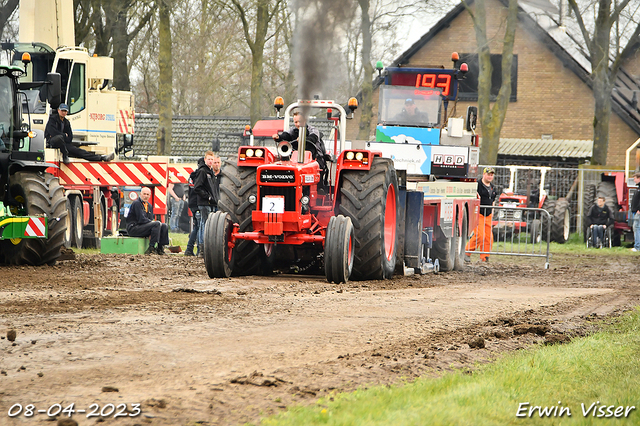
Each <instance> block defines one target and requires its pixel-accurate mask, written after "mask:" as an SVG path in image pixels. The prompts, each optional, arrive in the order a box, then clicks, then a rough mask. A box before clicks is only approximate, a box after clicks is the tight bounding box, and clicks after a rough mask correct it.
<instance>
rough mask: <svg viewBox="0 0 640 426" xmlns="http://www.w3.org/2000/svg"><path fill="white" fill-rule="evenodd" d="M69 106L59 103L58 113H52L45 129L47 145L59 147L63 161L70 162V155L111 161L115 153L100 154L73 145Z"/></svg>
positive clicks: (91, 159) (90, 159) (92, 159)
mask: <svg viewBox="0 0 640 426" xmlns="http://www.w3.org/2000/svg"><path fill="white" fill-rule="evenodd" d="M68 112H69V107H68V106H67V104H60V105H58V113H57V114H56V113H52V114H51V115H50V116H49V121H47V127H45V129H44V138H45V139H46V140H47V147H50V148H57V149H59V150H60V152H61V153H62V162H63V163H64V164H69V163H70V162H71V161H70V160H69V156H71V157H77V158H83V159H85V160H87V161H111V160H113V158H114V157H115V154H114V153H111V154H109V155H100V154H96V153H94V152H89V151H85V150H84V149H82V148H78V147H77V146H75V145H73V144H72V143H71V142H72V141H73V132H72V131H71V123H69V120H67V113H68Z"/></svg>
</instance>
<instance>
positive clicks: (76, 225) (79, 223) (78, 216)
mask: <svg viewBox="0 0 640 426" xmlns="http://www.w3.org/2000/svg"><path fill="white" fill-rule="evenodd" d="M83 231H84V209H83V207H82V197H74V198H73V246H74V247H76V248H82V237H83Z"/></svg>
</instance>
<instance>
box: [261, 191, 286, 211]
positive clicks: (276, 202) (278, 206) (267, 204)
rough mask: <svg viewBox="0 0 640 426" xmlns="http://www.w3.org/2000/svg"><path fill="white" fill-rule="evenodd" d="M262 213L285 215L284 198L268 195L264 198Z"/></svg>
mask: <svg viewBox="0 0 640 426" xmlns="http://www.w3.org/2000/svg"><path fill="white" fill-rule="evenodd" d="M262 213H284V196H283V195H267V196H265V197H262Z"/></svg>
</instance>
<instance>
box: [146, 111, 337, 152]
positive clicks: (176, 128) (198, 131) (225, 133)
mask: <svg viewBox="0 0 640 426" xmlns="http://www.w3.org/2000/svg"><path fill="white" fill-rule="evenodd" d="M250 123H251V121H250V119H249V117H202V116H200V117H192V116H174V117H173V122H172V131H171V133H172V138H171V157H179V158H180V159H181V160H182V161H183V162H189V163H190V162H196V161H197V160H198V158H200V157H202V156H203V155H204V153H205V152H206V151H208V150H211V149H212V147H215V145H218V146H219V149H214V150H213V151H214V152H216V153H217V154H218V155H220V156H221V157H222V158H228V157H232V156H234V155H236V154H237V152H238V147H239V146H240V145H244V144H248V143H249V142H248V140H247V141H246V142H245V141H244V139H243V137H242V133H243V131H244V128H245V126H246V125H247V124H250ZM309 123H310V124H311V125H313V126H315V127H317V128H318V129H319V130H320V131H321V132H322V133H323V135H324V141H325V145H327V148H329V146H328V145H329V143H328V142H327V140H328V139H329V133H330V131H331V129H330V125H331V122H330V121H329V120H326V119H319V120H316V119H314V118H313V117H312V118H311V119H310V120H309ZM135 126H136V127H135V136H134V153H135V157H134V158H137V159H140V158H146V157H147V156H149V155H156V154H157V139H156V133H157V130H158V115H157V114H136V121H135ZM218 142H219V143H218ZM272 143H273V141H272V140H269V141H267V144H272ZM262 144H263V142H261V141H256V145H262ZM267 146H270V145H267Z"/></svg>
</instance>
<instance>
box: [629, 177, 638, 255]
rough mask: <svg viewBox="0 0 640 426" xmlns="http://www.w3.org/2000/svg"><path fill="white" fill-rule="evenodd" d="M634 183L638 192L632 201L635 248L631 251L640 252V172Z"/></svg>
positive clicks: (634, 178)
mask: <svg viewBox="0 0 640 426" xmlns="http://www.w3.org/2000/svg"><path fill="white" fill-rule="evenodd" d="M633 181H634V182H635V183H636V192H635V193H634V194H633V198H632V199H631V206H630V208H629V210H631V214H632V216H631V221H632V226H631V227H632V228H633V248H632V249H631V251H640V172H636V174H634V175H633Z"/></svg>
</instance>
